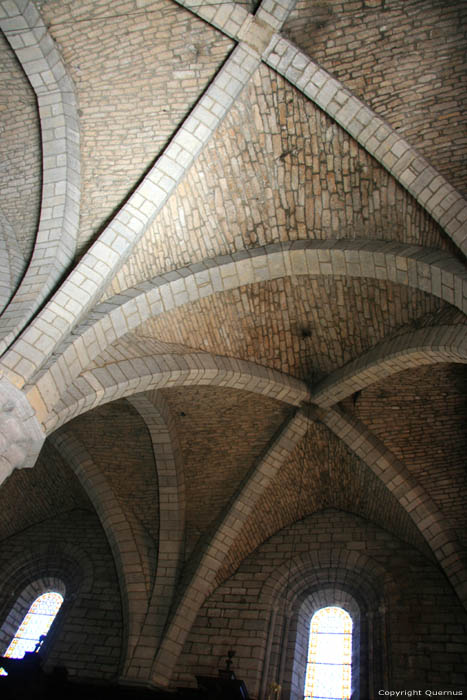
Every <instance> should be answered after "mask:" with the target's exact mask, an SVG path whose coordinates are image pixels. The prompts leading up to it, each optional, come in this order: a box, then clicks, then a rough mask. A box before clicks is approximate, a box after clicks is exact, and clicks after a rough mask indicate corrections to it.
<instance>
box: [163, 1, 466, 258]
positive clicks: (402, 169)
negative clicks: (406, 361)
mask: <svg viewBox="0 0 467 700" xmlns="http://www.w3.org/2000/svg"><path fill="white" fill-rule="evenodd" d="M176 2H178V4H180V5H182V6H183V7H185V8H186V9H187V10H190V12H193V13H194V14H196V15H198V16H199V17H201V18H202V19H203V20H204V21H206V22H208V23H209V24H211V25H212V26H213V27H215V28H216V29H219V30H220V31H222V32H223V33H225V34H227V36H229V37H231V38H233V39H235V40H236V41H241V40H245V39H246V40H247V41H248V42H249V44H250V46H252V47H254V48H256V50H257V51H258V52H259V53H260V54H261V58H262V60H263V61H264V63H266V65H268V66H269V67H270V68H272V69H273V70H275V71H276V72H277V73H279V75H282V77H284V78H285V79H286V80H288V81H289V82H290V83H291V84H292V85H294V87H296V88H297V89H298V90H300V91H301V92H302V93H303V94H304V95H305V96H306V97H307V98H308V99H310V100H311V101H312V102H314V103H315V104H316V105H318V107H319V108H320V109H322V110H323V111H324V112H325V113H326V114H328V115H329V116H330V117H331V118H332V119H334V120H335V121H336V122H337V124H339V125H340V126H341V127H342V128H343V129H345V131H347V132H348V133H349V134H350V135H351V136H352V137H353V138H354V139H355V140H356V142H357V143H358V144H360V146H362V147H363V148H364V149H365V150H366V151H367V152H368V153H369V154H370V155H371V156H372V157H373V158H375V159H376V160H377V161H378V162H379V163H381V165H382V166H383V167H384V168H386V170H388V171H389V172H390V173H391V175H392V176H393V177H394V178H395V180H396V181H397V182H399V184H401V185H402V187H404V188H405V189H406V190H408V192H410V194H411V195H412V196H413V197H414V198H415V199H416V200H417V201H418V202H419V204H420V205H421V206H422V207H423V208H424V209H425V210H426V211H427V212H428V213H429V214H430V215H431V216H432V217H433V218H434V219H435V221H437V222H438V223H439V224H440V225H441V226H442V227H443V228H444V230H445V231H446V233H447V234H448V235H449V236H450V237H451V238H452V240H453V241H454V242H455V243H456V245H458V246H459V248H460V249H461V250H462V252H463V253H464V254H467V201H466V200H465V199H464V198H463V197H462V195H461V194H460V193H459V192H458V191H457V190H456V189H455V188H454V187H452V185H450V184H449V182H448V181H447V180H446V179H445V178H444V177H443V176H442V175H441V174H440V173H439V172H438V171H437V170H436V169H435V168H433V166H431V165H430V164H429V163H428V162H427V161H426V160H425V159H424V158H423V157H422V156H420V155H419V153H417V151H416V150H415V149H414V148H413V147H412V146H411V145H410V144H409V143H408V142H407V141H406V140H405V139H403V138H401V137H400V135H399V134H398V133H397V131H395V130H394V129H392V128H391V127H390V126H389V124H387V123H386V122H385V121H384V120H383V119H381V118H380V117H378V116H377V115H376V113H375V112H373V111H372V110H371V109H370V108H369V107H367V105H365V104H364V103H363V102H361V101H360V100H359V99H358V98H357V97H355V96H354V95H353V94H352V92H350V90H348V89H347V88H345V87H344V85H343V84H342V83H341V82H340V81H338V80H337V79H336V78H334V77H333V76H332V75H331V74H330V73H328V72H327V71H325V70H324V69H323V68H321V67H320V66H319V65H318V64H317V63H315V62H314V61H312V60H311V59H310V58H309V57H308V56H307V55H306V54H305V53H303V52H302V51H301V50H300V49H299V48H298V47H296V46H295V45H294V44H293V43H292V42H291V41H289V40H288V39H287V38H285V37H284V36H281V35H280V34H278V33H275V34H272V35H271V34H269V36H268V39H269V41H267V42H266V41H265V37H264V36H263V35H262V33H261V24H260V23H258V22H257V21H256V20H257V19H259V20H260V21H261V22H262V23H263V22H264V23H266V25H268V26H269V27H270V28H271V29H275V30H276V32H278V31H279V30H280V28H281V26H282V24H283V22H284V21H285V19H286V18H287V15H288V13H289V12H290V10H291V9H292V8H293V6H294V4H295V3H294V2H293V0H292V2H288V3H282V5H283V7H280V6H279V5H278V4H277V3H276V5H275V7H274V10H273V13H274V14H276V17H274V16H272V15H271V13H270V12H269V11H268V9H269V8H267V7H265V6H264V3H263V4H262V5H261V7H260V8H259V10H258V11H257V13H256V16H253V15H251V14H249V13H248V12H247V11H246V10H244V9H243V8H241V9H240V8H238V7H234V6H233V5H234V3H224V6H225V9H224V8H223V11H222V12H217V11H216V10H215V9H213V8H212V7H210V3H209V2H206V3H203V4H202V5H200V4H199V3H193V2H192V1H191V0H176ZM252 28H254V29H253V31H252ZM263 31H264V30H263Z"/></svg>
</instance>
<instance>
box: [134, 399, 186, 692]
mask: <svg viewBox="0 0 467 700" xmlns="http://www.w3.org/2000/svg"><path fill="white" fill-rule="evenodd" d="M129 402H130V403H131V405H132V406H133V407H134V408H136V410H137V411H138V413H139V414H140V415H141V417H142V418H143V420H144V422H145V423H146V426H147V428H148V430H149V434H150V436H151V440H152V445H153V450H154V457H155V462H156V468H157V482H158V485H159V549H158V556H157V568H156V575H155V581H154V587H153V590H152V593H151V595H150V600H149V604H148V608H147V613H146V616H145V619H144V623H143V626H142V628H141V630H140V636H139V640H138V643H137V644H136V645H135V647H134V649H133V653H132V656H131V658H129V659H128V661H127V667H126V670H125V678H127V679H129V678H134V679H135V680H139V681H141V680H143V678H144V679H145V680H146V678H147V675H148V670H149V669H147V668H145V663H144V661H143V659H144V650H143V648H144V647H146V648H152V649H154V650H155V649H156V648H157V647H158V645H159V643H160V640H161V638H162V634H163V631H164V626H165V623H166V621H167V616H168V614H169V610H170V606H171V604H172V601H173V597H174V593H175V587H176V583H177V580H178V575H179V573H180V567H181V563H182V559H181V558H182V555H183V544H184V522H185V484H184V476H183V464H182V456H181V450H180V446H179V444H178V439H177V434H176V428H175V424H174V422H173V419H172V416H171V415H170V412H169V408H168V406H167V403H166V401H165V400H164V399H163V397H162V396H161V394H160V393H157V392H154V394H153V396H152V400H150V399H149V398H148V396H146V395H143V394H138V395H136V396H133V397H131V398H130V399H129Z"/></svg>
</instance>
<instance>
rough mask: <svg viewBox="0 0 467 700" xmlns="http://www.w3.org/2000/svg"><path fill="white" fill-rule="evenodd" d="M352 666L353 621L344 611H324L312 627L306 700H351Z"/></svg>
mask: <svg viewBox="0 0 467 700" xmlns="http://www.w3.org/2000/svg"><path fill="white" fill-rule="evenodd" d="M351 665H352V618H351V617H350V615H349V614H348V613H347V612H345V610H343V609H342V608H338V607H328V608H321V610H318V611H317V612H316V613H315V614H314V615H313V617H312V620H311V625H310V639H309V646H308V663H307V670H306V679H305V700H318V698H319V699H321V698H323V699H326V700H348V698H350V691H351Z"/></svg>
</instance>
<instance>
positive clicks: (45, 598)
mask: <svg viewBox="0 0 467 700" xmlns="http://www.w3.org/2000/svg"><path fill="white" fill-rule="evenodd" d="M62 603H63V596H62V595H61V593H58V592H57V591H48V592H47V593H42V595H40V596H38V597H37V598H36V599H35V600H34V602H33V603H32V605H31V606H30V607H29V610H28V612H27V613H26V615H25V616H24V618H23V621H22V622H21V624H20V626H19V627H18V629H17V630H16V633H15V636H14V637H13V639H12V640H11V642H10V644H9V645H8V648H7V650H6V651H5V653H4V656H6V657H8V658H12V659H22V658H23V656H24V654H25V652H27V651H34V649H35V648H36V645H37V644H38V643H39V642H40V640H41V637H45V636H46V635H47V633H48V631H49V629H50V627H51V626H52V623H53V621H54V620H55V618H56V616H57V613H58V611H59V610H60V608H61V606H62Z"/></svg>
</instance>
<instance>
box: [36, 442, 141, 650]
mask: <svg viewBox="0 0 467 700" xmlns="http://www.w3.org/2000/svg"><path fill="white" fill-rule="evenodd" d="M49 439H50V441H51V443H52V445H53V446H54V447H55V449H56V450H57V451H58V452H59V453H60V454H61V455H62V457H63V458H64V459H65V461H66V463H67V464H68V465H69V466H70V468H71V469H72V470H73V471H74V473H75V474H76V476H77V477H78V479H79V481H80V484H81V486H82V487H83V488H84V490H85V492H86V494H87V495H88V497H89V499H90V500H91V502H92V504H93V506H94V508H95V511H96V513H97V515H98V517H99V519H100V521H101V523H102V527H103V528H104V531H105V534H106V536H107V540H108V542H109V545H110V548H111V550H112V554H113V558H114V561H115V567H116V569H117V575H118V580H119V584H120V591H121V596H122V603H123V607H124V612H125V614H124V615H123V620H124V625H125V629H124V639H125V640H126V654H125V657H126V658H128V657H129V656H130V655H131V653H132V651H133V649H134V647H135V645H136V644H137V641H138V636H139V630H140V628H141V625H142V623H143V620H144V617H145V612H146V609H147V605H148V599H149V581H150V580H151V577H152V572H151V564H150V558H149V556H148V555H147V551H146V550H147V546H146V538H145V533H144V530H143V528H142V526H141V525H140V524H139V522H138V520H137V519H136V518H134V517H133V518H132V517H130V514H129V513H128V512H126V511H125V509H124V508H123V507H122V505H121V503H120V502H119V499H118V498H117V497H116V496H115V494H114V492H113V490H112V487H111V485H110V484H109V482H108V480H107V479H106V478H105V476H104V475H103V474H102V471H101V470H100V469H99V467H98V466H97V465H96V464H95V462H94V460H93V459H92V457H91V456H90V455H89V453H88V452H87V450H86V448H85V447H84V445H82V443H81V442H80V441H79V440H77V439H76V438H75V437H74V436H73V435H71V434H69V433H67V432H66V431H65V430H62V431H60V433H56V434H54V435H53V436H51V437H50V438H49ZM135 557H136V559H137V565H136V566H135Z"/></svg>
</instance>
